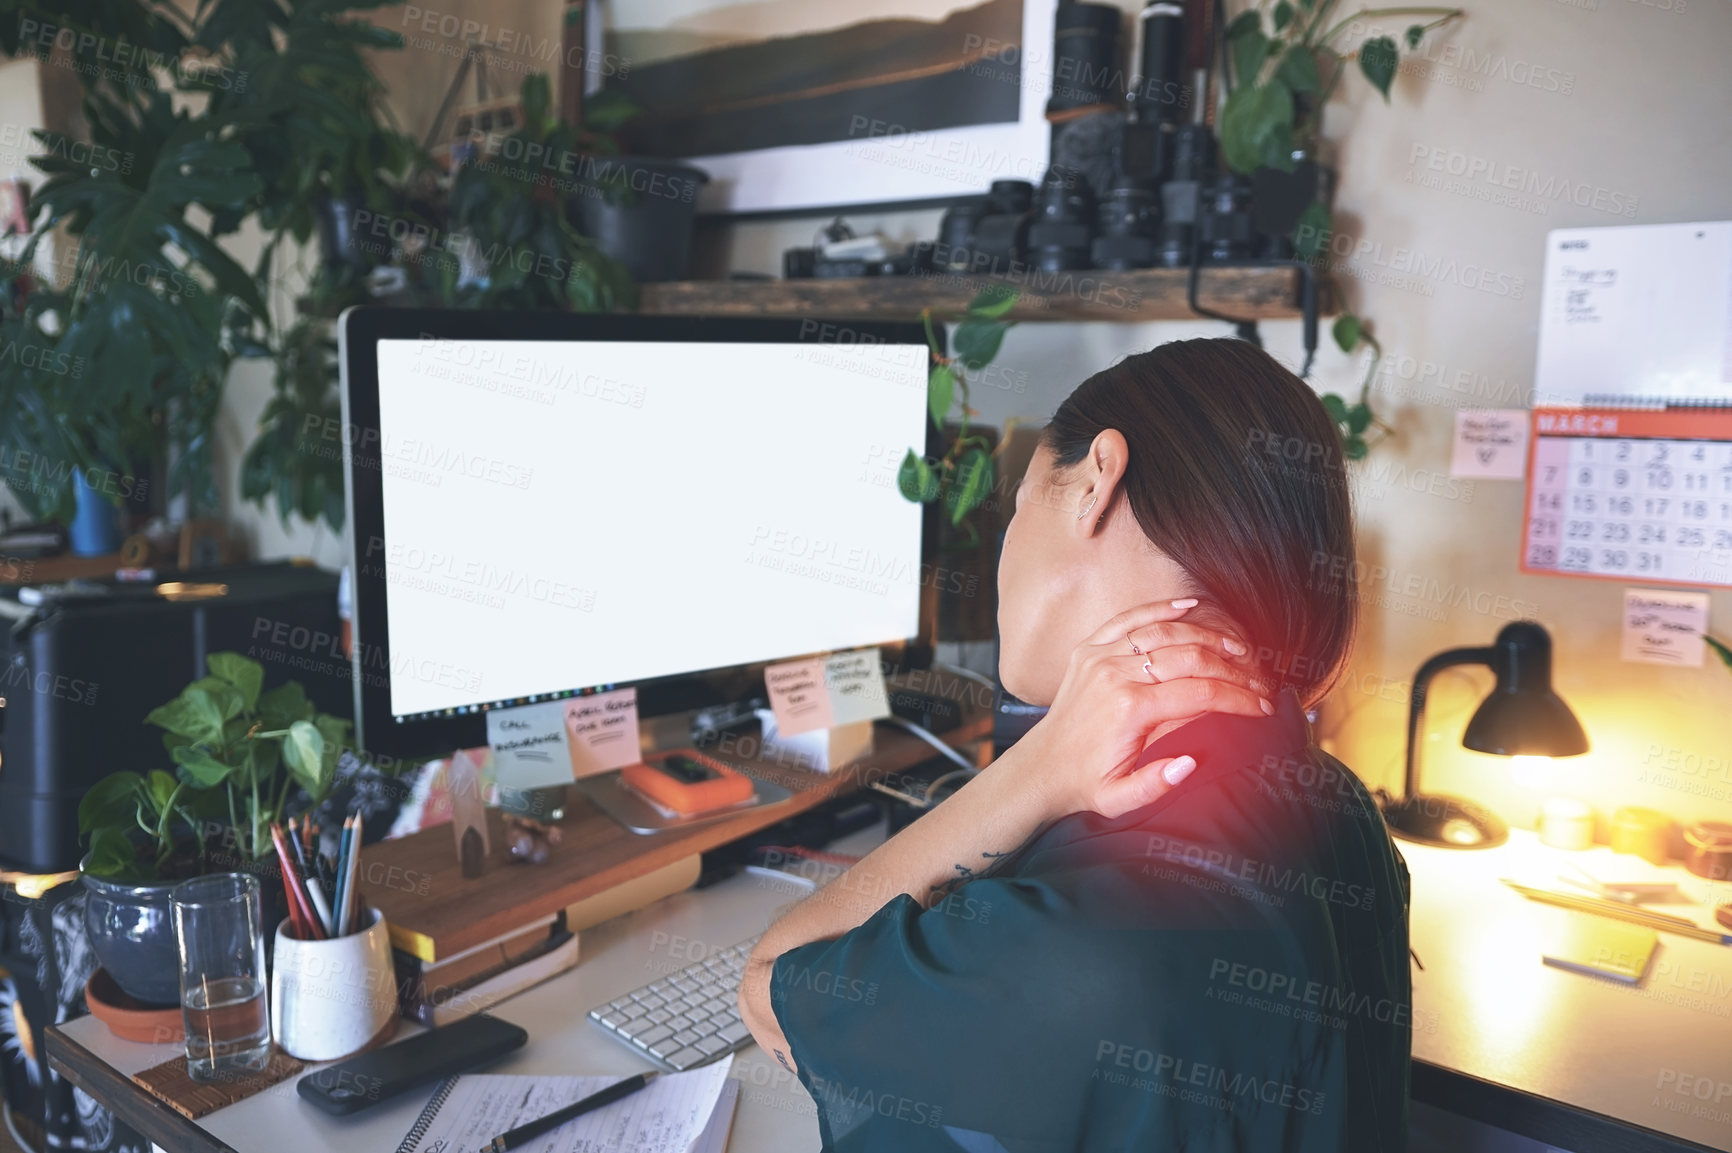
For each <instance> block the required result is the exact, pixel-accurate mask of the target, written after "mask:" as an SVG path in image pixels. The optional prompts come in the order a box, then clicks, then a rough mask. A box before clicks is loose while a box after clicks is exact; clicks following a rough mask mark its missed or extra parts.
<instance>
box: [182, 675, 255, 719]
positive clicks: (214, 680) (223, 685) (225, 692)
mask: <svg viewBox="0 0 1732 1153" xmlns="http://www.w3.org/2000/svg"><path fill="white" fill-rule="evenodd" d="M187 687H188V688H193V689H198V690H199V691H200V692H202V693H204V694H205V695H207V696H208V697H210V699H211V701H212V702H213V703H214V704H215V705H216V707H217V711H218V712H219V713H221V714H222V718H223V720H225V721H231V720H233V719H234V718H236V717H238V716H240V715H241V706H242V705H243V704H245V703H246V702H245V701H244V700H243V699H242V697H241V691H240V690H239V689H237V688H235V687H234V686H233V685H231V684H229V683H228V682H227V681H225V680H223V679H222V678H221V677H200V678H199V679H198V680H196V681H194V682H193V683H192V684H190V685H188V686H187Z"/></svg>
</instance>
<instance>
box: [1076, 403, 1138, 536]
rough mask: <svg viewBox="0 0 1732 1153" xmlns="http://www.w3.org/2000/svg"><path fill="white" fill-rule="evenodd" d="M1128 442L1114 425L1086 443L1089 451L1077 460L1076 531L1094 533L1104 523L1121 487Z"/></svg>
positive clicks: (1128, 461) (1128, 447) (1128, 449)
mask: <svg viewBox="0 0 1732 1153" xmlns="http://www.w3.org/2000/svg"><path fill="white" fill-rule="evenodd" d="M1129 463H1130V446H1129V445H1128V444H1126V443H1125V438H1124V434H1123V433H1121V432H1120V431H1119V430H1118V429H1116V428H1103V429H1101V431H1100V432H1099V433H1097V434H1096V435H1095V438H1094V441H1093V443H1091V444H1090V445H1089V451H1088V455H1087V456H1086V457H1084V458H1083V459H1082V460H1081V461H1079V462H1077V471H1076V479H1077V481H1078V483H1079V489H1078V491H1079V497H1078V502H1077V524H1076V527H1077V531H1078V532H1079V533H1081V534H1082V535H1083V536H1093V535H1095V534H1096V533H1097V532H1099V531H1100V530H1101V526H1102V525H1104V524H1105V523H1106V518H1107V514H1108V513H1110V512H1111V511H1112V509H1113V501H1114V500H1115V499H1116V498H1117V497H1118V496H1119V494H1120V493H1121V492H1122V491H1123V489H1124V480H1125V468H1126V466H1127V465H1129Z"/></svg>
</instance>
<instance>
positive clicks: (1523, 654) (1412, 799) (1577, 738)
mask: <svg viewBox="0 0 1732 1153" xmlns="http://www.w3.org/2000/svg"><path fill="white" fill-rule="evenodd" d="M1456 665H1487V666H1489V667H1490V668H1491V669H1492V671H1493V672H1495V673H1496V674H1497V687H1496V688H1494V689H1493V690H1492V692H1491V695H1490V696H1488V697H1486V699H1485V700H1484V701H1483V702H1482V703H1481V704H1480V706H1479V709H1478V710H1477V711H1476V712H1475V713H1474V714H1473V719H1472V720H1470V721H1468V723H1467V731H1466V732H1464V733H1463V734H1462V736H1461V743H1462V745H1463V746H1465V747H1467V748H1470V749H1473V750H1474V751H1475V752H1481V753H1493V754H1496V755H1497V756H1500V757H1573V756H1579V755H1580V754H1582V753H1585V752H1587V751H1588V737H1587V734H1586V733H1584V732H1582V726H1581V724H1580V722H1578V721H1577V720H1576V715H1575V714H1574V713H1572V712H1571V711H1570V706H1568V705H1566V704H1565V703H1564V701H1563V698H1562V697H1560V696H1558V695H1557V694H1556V693H1554V692H1552V638H1551V634H1550V633H1548V632H1546V630H1545V629H1544V628H1543V627H1541V626H1540V625H1539V624H1537V623H1535V622H1534V621H1516V622H1515V623H1514V624H1508V625H1505V626H1504V627H1503V629H1502V630H1500V631H1499V632H1498V634H1497V640H1496V641H1494V642H1493V643H1492V644H1491V646H1490V647H1486V648H1462V649H1446V650H1445V651H1443V652H1441V653H1438V654H1436V655H1435V656H1433V657H1432V658H1431V659H1430V660H1428V661H1426V662H1425V663H1424V664H1422V665H1420V666H1419V671H1418V672H1417V673H1415V674H1414V676H1413V694H1412V698H1411V702H1410V704H1409V705H1408V709H1407V771H1406V778H1405V780H1404V782H1403V786H1402V799H1401V800H1399V801H1396V800H1391V799H1388V798H1385V799H1384V803H1383V819H1384V820H1385V821H1386V822H1388V824H1389V829H1390V831H1391V832H1392V833H1394V834H1395V835H1396V836H1398V837H1401V838H1403V839H1404V840H1409V841H1417V842H1419V843H1420V844H1422V845H1437V846H1439V847H1441V848H1449V849H1489V848H1491V847H1492V846H1494V845H1501V844H1503V842H1504V841H1505V840H1507V839H1508V838H1509V826H1507V825H1505V824H1504V823H1503V822H1502V821H1501V820H1499V819H1498V818H1497V816H1496V815H1495V814H1493V813H1491V812H1489V811H1488V810H1486V809H1484V808H1481V807H1480V806H1479V805H1476V804H1474V803H1473V802H1472V801H1464V800H1460V799H1458V798H1455V797H1444V796H1427V795H1425V794H1423V793H1420V792H1418V791H1417V789H1418V784H1419V722H1420V717H1421V715H1422V714H1423V713H1424V711H1425V692H1426V686H1427V685H1429V684H1430V683H1431V678H1432V677H1434V676H1436V675H1437V674H1438V673H1439V672H1440V671H1442V670H1443V669H1446V668H1452V667H1454V666H1456Z"/></svg>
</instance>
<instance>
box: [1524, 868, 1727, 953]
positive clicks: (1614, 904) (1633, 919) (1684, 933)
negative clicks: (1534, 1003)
mask: <svg viewBox="0 0 1732 1153" xmlns="http://www.w3.org/2000/svg"><path fill="white" fill-rule="evenodd" d="M1503 883H1504V884H1506V885H1508V886H1509V887H1510V888H1512V889H1514V890H1515V891H1516V892H1518V893H1520V894H1521V895H1522V896H1524V897H1526V898H1527V899H1528V900H1530V901H1539V902H1541V903H1542V904H1546V905H1557V906H1559V907H1560V908H1565V909H1575V910H1577V911H1578V912H1583V913H1597V914H1599V915H1600V916H1602V917H1610V918H1611V919H1612V920H1614V921H1628V922H1630V923H1631V924H1633V925H1645V926H1647V927H1648V928H1650V929H1658V930H1659V931H1660V932H1662V933H1677V934H1678V935H1679V936H1681V937H1693V938H1695V939H1696V940H1698V941H1707V942H1709V943H1710V944H1714V945H1732V933H1721V932H1717V931H1715V930H1713V929H1704V928H1703V927H1702V926H1701V925H1698V924H1697V923H1696V922H1694V921H1692V920H1690V919H1689V918H1688V917H1674V916H1672V915H1671V914H1670V913H1656V912H1654V911H1653V910H1652V909H1643V908H1640V907H1638V906H1634V905H1627V904H1625V903H1624V902H1622V901H1607V900H1604V899H1602V898H1599V897H1578V896H1576V895H1575V894H1574V893H1559V892H1554V891H1552V890H1550V889H1536V888H1532V887H1531V886H1528V885H1521V884H1517V883H1516V882H1515V881H1512V880H1510V879H1509V878H1508V877H1504V878H1503Z"/></svg>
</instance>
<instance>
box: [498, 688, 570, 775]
mask: <svg viewBox="0 0 1732 1153" xmlns="http://www.w3.org/2000/svg"><path fill="white" fill-rule="evenodd" d="M566 704H567V702H566V701H545V702H541V703H538V704H533V705H519V706H518V707H516V708H511V709H489V710H488V711H487V743H488V745H489V746H491V747H492V749H493V779H494V782H495V783H496V784H497V785H498V786H499V787H500V788H502V789H534V788H541V787H545V786H547V785H565V784H570V783H571V755H570V753H569V752H568V751H567V748H566V744H567V742H566V733H565V706H566Z"/></svg>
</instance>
